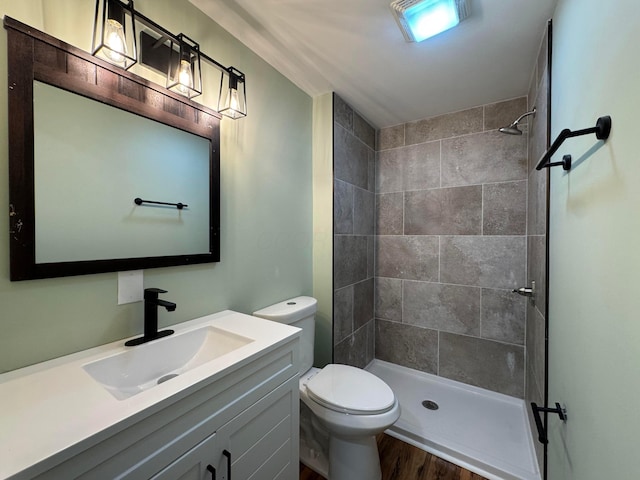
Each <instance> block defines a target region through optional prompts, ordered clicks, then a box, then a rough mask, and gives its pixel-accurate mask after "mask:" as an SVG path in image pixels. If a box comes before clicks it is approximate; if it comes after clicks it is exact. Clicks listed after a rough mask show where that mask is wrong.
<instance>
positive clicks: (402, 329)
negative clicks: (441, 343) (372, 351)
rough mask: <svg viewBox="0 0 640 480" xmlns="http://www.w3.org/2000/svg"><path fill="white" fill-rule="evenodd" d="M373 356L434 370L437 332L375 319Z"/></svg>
mask: <svg viewBox="0 0 640 480" xmlns="http://www.w3.org/2000/svg"><path fill="white" fill-rule="evenodd" d="M376 358H379V359H380V360H384V361H386V362H391V363H397V364H398V365H403V366H405V367H409V368H415V369H416V370H421V371H423V372H427V373H433V374H437V372H438V332H436V331H435V330H429V329H427V328H420V327H414V326H413V325H405V324H402V323H395V322H387V321H385V320H380V319H376Z"/></svg>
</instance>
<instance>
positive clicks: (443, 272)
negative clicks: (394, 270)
mask: <svg viewBox="0 0 640 480" xmlns="http://www.w3.org/2000/svg"><path fill="white" fill-rule="evenodd" d="M525 254H526V252H525V237H463V236H459V237H441V247H440V281H441V282H444V283H455V284H460V285H476V286H479V287H487V288H505V289H506V288H519V287H521V286H523V284H524V279H525ZM389 276H391V275H389Z"/></svg>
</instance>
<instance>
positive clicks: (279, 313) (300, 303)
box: [253, 297, 318, 374]
mask: <svg viewBox="0 0 640 480" xmlns="http://www.w3.org/2000/svg"><path fill="white" fill-rule="evenodd" d="M317 309H318V301H317V300H316V299H315V298H313V297H296V298H292V299H290V300H285V301H284V302H280V303H276V304H275V305H271V306H269V307H265V308H263V309H261V310H258V311H257V312H253V315H254V316H255V317H260V318H265V319H267V320H272V321H274V322H280V323H286V324H287V325H293V326H294V327H298V328H301V329H302V336H301V337H300V373H301V374H302V373H304V372H306V371H307V370H309V369H310V368H311V367H312V366H313V341H314V336H315V323H316V322H315V315H316V310H317Z"/></svg>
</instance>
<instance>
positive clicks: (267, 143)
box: [0, 0, 330, 372]
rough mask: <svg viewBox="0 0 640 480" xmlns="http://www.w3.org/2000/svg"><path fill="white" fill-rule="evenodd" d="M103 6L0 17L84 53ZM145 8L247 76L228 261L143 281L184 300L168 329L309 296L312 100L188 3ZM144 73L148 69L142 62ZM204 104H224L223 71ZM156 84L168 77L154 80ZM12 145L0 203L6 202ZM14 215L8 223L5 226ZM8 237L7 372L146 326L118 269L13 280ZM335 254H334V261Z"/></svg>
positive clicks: (29, 8) (1, 271)
mask: <svg viewBox="0 0 640 480" xmlns="http://www.w3.org/2000/svg"><path fill="white" fill-rule="evenodd" d="M94 8H95V3H94V2H93V1H89V0H59V1H55V2H53V1H45V0H21V1H20V2H17V1H15V0H0V13H1V14H3V15H9V16H12V17H14V18H16V19H17V20H20V21H22V22H24V23H27V24H29V25H32V26H33V27H35V28H38V29H40V30H44V31H45V32H47V33H49V34H51V35H53V36H56V37H58V38H60V39H62V40H64V41H66V42H68V43H71V44H73V45H75V46H77V47H80V48H82V49H84V50H89V49H90V46H91V34H92V22H93V14H94ZM136 8H137V9H138V10H140V11H141V12H143V13H144V14H145V15H147V16H149V17H150V18H152V19H153V20H155V21H157V22H158V23H159V24H161V25H163V26H164V27H166V28H168V29H169V30H171V31H172V32H174V33H179V32H184V33H185V34H186V35H188V36H189V37H192V38H194V39H196V40H197V41H199V42H200V45H201V48H202V50H203V51H204V52H206V53H207V54H209V55H211V56H213V57H214V58H216V60H218V61H220V62H221V63H223V64H225V65H233V66H235V67H237V68H238V69H240V70H242V71H243V72H244V73H245V74H246V75H247V101H248V109H249V110H248V116H247V117H246V118H245V119H242V120H238V121H235V122H234V121H233V120H229V119H224V120H223V121H222V126H221V170H222V174H221V177H222V181H221V183H222V185H221V189H222V208H221V232H222V235H221V261H220V263H218V264H209V265H198V266H189V267H174V268H166V269H152V270H147V271H145V278H144V284H145V287H160V288H164V289H165V290H168V291H169V293H167V294H166V295H165V298H166V299H167V300H171V301H174V302H176V303H177V305H178V308H177V310H176V311H175V312H173V313H167V312H164V311H163V312H161V313H160V323H161V324H162V325H163V326H164V325H168V324H172V323H176V322H182V321H186V320H190V319H192V318H196V317H198V316H202V315H205V314H208V313H213V312H217V311H220V310H224V309H227V308H229V309H233V310H237V311H241V312H246V313H250V312H252V311H253V310H255V309H257V308H259V307H263V306H266V305H268V304H271V303H275V302H277V301H280V300H284V299H286V298H289V297H292V296H296V295H302V294H304V295H311V294H312V283H313V280H312V243H313V230H312V162H311V148H312V138H311V134H312V108H313V105H312V103H313V102H312V99H311V98H310V97H309V96H308V95H306V94H305V93H304V92H302V91H301V90H300V89H298V88H297V87H296V86H294V85H293V84H292V83H291V82H289V81H288V80H287V79H286V78H284V77H283V76H282V75H281V74H280V73H278V72H277V71H275V70H274V69H273V68H272V67H271V66H269V65H268V64H267V63H265V62H264V61H263V60H261V59H260V58H259V57H257V56H256V55H255V54H254V53H253V52H251V51H250V50H249V49H247V48H246V47H245V46H244V45H242V44H240V43H239V42H238V41H237V40H236V39H235V38H233V37H232V36H231V35H229V34H228V33H227V32H226V31H224V30H223V29H222V28H220V27H219V26H218V25H217V24H216V23H214V22H213V21H211V20H210V19H209V18H208V17H206V16H205V15H204V14H202V13H201V12H200V11H199V10H197V9H196V8H195V7H193V6H192V5H191V4H190V3H189V2H188V1H187V0H136ZM6 49H7V48H6V32H5V31H4V29H3V30H2V32H0V111H1V112H5V113H2V114H0V135H1V136H2V139H3V142H2V143H3V144H4V145H7V114H6V111H7V94H6V92H7V83H6V78H7V71H6V65H7V59H6ZM136 68H137V70H136V73H139V72H141V71H145V75H147V76H148V77H149V75H148V71H147V70H140V69H139V67H137V66H136V67H134V69H136ZM206 74H207V71H205V72H204V75H203V76H204V83H205V88H208V90H207V93H206V94H205V95H203V97H199V98H198V99H197V100H198V101H202V103H205V104H207V105H209V106H211V107H215V106H216V99H217V89H218V84H217V82H218V81H219V80H218V77H215V80H213V81H211V83H209V82H208V81H207V79H206ZM156 81H159V80H156ZM7 169H8V167H7V149H6V148H4V149H2V150H1V151H0V185H4V187H0V205H4V211H7V210H8V193H7V185H8V178H7ZM8 228H9V226H8V216H6V215H5V216H2V217H0V231H2V232H8ZM8 237H9V236H8V235H6V234H4V235H0V312H1V313H0V318H1V321H0V328H1V329H2V334H1V335H0V372H2V371H8V370H13V369H15V368H19V367H22V366H26V365H29V364H32V363H36V362H40V361H44V360H47V359H50V358H54V357H58V356H61V355H65V354H68V353H72V352H75V351H79V350H83V349H86V348H90V347H93V346H96V345H100V344H104V343H108V342H111V341H114V340H117V339H121V338H124V337H127V336H130V335H134V334H137V333H139V332H141V330H142V304H141V303H134V304H129V305H122V306H118V305H117V274H116V273H110V274H101V275H86V276H81V277H70V278H61V279H49V280H34V281H26V282H13V283H12V282H10V281H9V242H8V240H9V238H8ZM328 261H330V259H329V260H328Z"/></svg>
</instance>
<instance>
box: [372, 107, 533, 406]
mask: <svg viewBox="0 0 640 480" xmlns="http://www.w3.org/2000/svg"><path fill="white" fill-rule="evenodd" d="M526 108H527V102H526V98H525V97H521V98H517V99H514V100H509V101H505V102H500V103H494V104H490V105H484V106H480V107H475V108H471V109H468V110H464V111H460V112H455V113H450V114H446V115H442V116H438V117H434V118H429V119H426V120H421V121H417V122H412V123H407V124H403V125H398V126H396V127H391V128H385V129H383V130H381V132H380V136H379V138H380V140H379V145H378V147H379V152H378V158H377V165H376V166H377V170H376V204H377V208H376V225H377V236H376V240H377V245H376V277H375V282H376V285H375V311H376V357H377V358H379V359H381V360H386V361H389V362H393V363H397V364H400V365H404V366H407V367H411V368H415V369H418V370H421V371H424V372H428V373H433V374H436V375H440V376H443V377H447V378H450V379H453V380H458V381H461V382H464V383H469V384H472V385H475V386H479V387H483V388H487V389H489V390H494V391H497V392H500V393H505V394H508V395H513V396H516V397H522V396H523V395H524V358H525V357H524V340H525V308H526V303H525V300H524V299H523V298H522V297H519V296H517V295H514V294H513V293H512V292H511V290H512V289H514V288H518V287H521V286H523V285H524V284H525V269H526V205H527V201H526V194H527V180H526V179H527V137H526V136H524V135H523V136H510V135H504V134H501V133H499V132H498V131H497V128H498V127H500V126H504V125H508V124H509V123H511V122H512V121H513V120H514V119H515V118H517V117H518V116H519V115H520V114H522V113H523V112H524V111H525V110H526Z"/></svg>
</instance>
